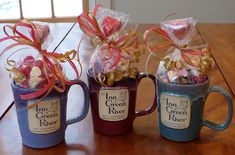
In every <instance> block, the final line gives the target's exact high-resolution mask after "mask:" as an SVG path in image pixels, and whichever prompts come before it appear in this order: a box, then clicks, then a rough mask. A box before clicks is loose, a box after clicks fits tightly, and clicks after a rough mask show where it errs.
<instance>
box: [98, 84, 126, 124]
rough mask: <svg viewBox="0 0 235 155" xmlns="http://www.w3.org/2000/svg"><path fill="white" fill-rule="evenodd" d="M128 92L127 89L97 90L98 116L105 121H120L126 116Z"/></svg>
mask: <svg viewBox="0 0 235 155" xmlns="http://www.w3.org/2000/svg"><path fill="white" fill-rule="evenodd" d="M128 107H129V93H128V90H127V89H124V88H119V89H107V88H106V89H105V88H104V89H101V90H100V91H99V116H100V118H101V119H103V120H107V121H120V120H124V119H126V118H127V116H128Z"/></svg>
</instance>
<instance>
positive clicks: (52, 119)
mask: <svg viewBox="0 0 235 155" xmlns="http://www.w3.org/2000/svg"><path fill="white" fill-rule="evenodd" d="M74 82H75V83H76V84H77V85H80V86H81V88H82V89H83V92H84V93H83V94H84V103H83V109H82V112H81V114H80V115H79V116H78V117H76V118H73V119H69V120H66V111H67V110H66V109H67V97H68V92H69V89H70V87H71V86H68V87H67V88H66V91H65V92H63V93H59V92H57V91H56V90H52V91H51V92H50V93H49V94H48V95H47V96H46V97H45V98H44V99H43V100H42V101H40V102H39V103H37V104H36V105H35V106H33V107H32V108H27V107H28V106H29V105H31V104H33V103H36V102H38V100H39V98H36V99H32V100H22V99H21V98H20V95H21V94H28V93H32V92H35V91H36V90H33V89H25V88H21V87H19V86H17V85H16V84H15V82H13V83H12V84H11V86H12V91H13V95H14V101H15V106H16V113H17V119H18V124H19V128H20V133H21V137H22V141H23V144H24V145H26V146H29V147H32V148H47V147H52V146H54V145H57V144H59V143H60V142H62V141H63V140H64V138H65V130H66V128H67V126H68V125H70V124H73V123H75V122H79V121H81V120H83V119H84V118H85V117H86V115H87V113H88V109H89V96H88V88H87V86H86V84H85V83H84V82H82V81H80V80H76V81H74Z"/></svg>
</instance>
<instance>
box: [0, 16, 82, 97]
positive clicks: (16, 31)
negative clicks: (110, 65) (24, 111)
mask: <svg viewBox="0 0 235 155" xmlns="http://www.w3.org/2000/svg"><path fill="white" fill-rule="evenodd" d="M3 31H4V32H5V35H6V36H5V37H3V38H1V39H0V42H4V43H5V44H4V45H6V47H5V48H4V49H3V50H2V51H1V53H0V56H2V55H3V54H6V55H7V54H8V57H7V60H6V69H7V70H8V71H9V73H10V77H11V78H12V80H13V81H14V82H15V83H16V84H17V85H18V86H19V87H22V88H25V89H35V90H38V91H36V93H35V94H31V95H28V96H27V94H26V96H27V97H25V98H24V99H26V100H27V99H32V98H36V97H39V96H42V95H44V96H46V95H47V94H48V93H49V92H50V91H51V90H52V89H56V90H57V91H58V92H63V91H65V89H66V86H67V85H71V84H72V82H71V81H70V80H69V79H68V78H67V76H66V72H65V71H66V70H65V69H64V67H63V64H64V63H68V64H70V65H71V66H70V67H71V68H72V69H73V70H74V72H75V74H76V79H78V78H79V76H80V75H79V71H78V69H77V64H78V63H77V62H75V61H76V60H75V56H76V51H75V50H72V51H67V52H65V53H57V52H54V51H47V48H48V47H49V45H50V44H51V42H52V40H53V37H52V35H51V33H50V29H49V24H48V23H43V22H36V21H28V20H22V21H18V22H17V23H15V24H13V25H5V26H4V29H3ZM9 41H10V42H9ZM74 60H75V61H74Z"/></svg>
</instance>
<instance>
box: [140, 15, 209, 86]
mask: <svg viewBox="0 0 235 155" xmlns="http://www.w3.org/2000/svg"><path fill="white" fill-rule="evenodd" d="M195 31H196V20H194V19H193V18H184V19H175V20H169V21H163V22H162V23H161V28H158V27H154V28H152V29H150V30H147V31H146V32H145V34H144V41H145V44H146V45H147V48H148V49H149V51H150V53H152V52H153V51H160V50H166V51H168V52H169V54H167V55H166V56H165V57H164V58H163V60H161V61H160V64H159V66H158V69H157V76H158V78H159V79H161V80H162V81H164V82H171V83H176V84H195V83H202V82H204V81H206V80H207V76H206V72H207V71H208V70H210V69H211V68H212V65H213V59H212V57H211V54H210V48H209V47H208V46H207V45H200V46H194V47H192V46H190V43H191V41H192V39H193V36H194V34H195ZM152 32H154V34H157V35H158V37H159V38H160V39H162V40H164V41H163V42H161V43H159V44H157V45H155V46H154V47H153V46H150V44H149V38H150V35H151V34H152Z"/></svg>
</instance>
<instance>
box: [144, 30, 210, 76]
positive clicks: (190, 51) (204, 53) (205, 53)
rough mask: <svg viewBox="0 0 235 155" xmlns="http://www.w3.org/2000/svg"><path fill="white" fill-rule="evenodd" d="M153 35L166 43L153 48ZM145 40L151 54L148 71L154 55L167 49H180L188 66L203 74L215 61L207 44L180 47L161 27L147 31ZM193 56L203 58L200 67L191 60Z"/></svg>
mask: <svg viewBox="0 0 235 155" xmlns="http://www.w3.org/2000/svg"><path fill="white" fill-rule="evenodd" d="M152 34H155V35H158V36H159V37H160V38H161V39H163V40H164V42H161V43H159V44H157V45H156V44H155V45H154V46H153V47H151V46H150V41H149V39H150V37H151V35H152ZM143 39H144V43H145V45H146V47H147V49H148V51H149V52H150V54H149V56H148V58H147V61H146V64H145V68H146V70H147V66H148V61H149V59H150V57H151V56H152V55H153V56H156V55H155V53H154V52H157V51H160V50H162V49H167V48H168V50H172V49H174V48H177V49H179V50H180V51H181V55H182V59H183V61H184V62H185V63H186V64H187V65H190V66H192V67H194V68H195V69H197V70H200V71H201V72H202V73H205V72H206V71H207V70H208V69H210V68H211V66H212V63H213V60H212V58H211V55H210V48H209V47H207V45H206V44H203V45H199V46H193V47H188V46H184V47H179V46H177V45H176V44H175V43H174V42H173V41H172V39H171V38H170V37H169V36H168V34H167V32H166V31H164V30H163V29H161V28H159V27H153V28H150V29H149V30H147V31H145V33H144V35H143ZM202 48H204V49H203V50H199V49H202ZM193 56H200V57H201V61H202V62H201V64H200V66H198V65H195V63H194V62H193V61H192V60H191V59H190V57H193ZM170 61H171V60H169V62H168V65H170Z"/></svg>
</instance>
